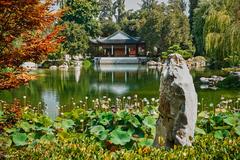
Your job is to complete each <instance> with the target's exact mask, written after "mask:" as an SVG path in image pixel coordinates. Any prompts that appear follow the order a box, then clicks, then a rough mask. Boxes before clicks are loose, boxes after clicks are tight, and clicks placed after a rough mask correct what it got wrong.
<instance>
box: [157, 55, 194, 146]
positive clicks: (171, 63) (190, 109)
mask: <svg viewBox="0 0 240 160" xmlns="http://www.w3.org/2000/svg"><path fill="white" fill-rule="evenodd" d="M160 83H161V84H160V106H159V111H160V115H159V119H158V121H157V126H156V136H155V140H154V146H156V147H160V146H166V147H173V146H174V145H183V146H185V145H186V146H191V144H192V140H193V137H194V129H195V123H196V120H197V94H196V91H195V87H194V84H193V79H192V76H191V74H190V72H189V69H188V67H187V65H186V61H185V60H184V59H183V58H182V56H181V55H179V54H171V55H169V57H168V59H167V60H166V62H165V64H164V66H163V70H162V73H161V82H160Z"/></svg>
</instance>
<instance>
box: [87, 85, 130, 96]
mask: <svg viewBox="0 0 240 160" xmlns="http://www.w3.org/2000/svg"><path fill="white" fill-rule="evenodd" d="M91 89H94V90H97V91H98V92H102V91H107V92H111V93H114V94H116V95H122V94H125V93H127V92H128V91H129V89H130V87H129V86H128V85H126V84H97V83H95V84H92V85H91Z"/></svg>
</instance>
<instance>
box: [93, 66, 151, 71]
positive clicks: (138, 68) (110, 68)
mask: <svg viewBox="0 0 240 160" xmlns="http://www.w3.org/2000/svg"><path fill="white" fill-rule="evenodd" d="M146 68H147V66H145V65H136V64H124V65H123V64H112V65H111V64H100V65H95V66H94V70H95V71H98V72H139V71H145V70H146Z"/></svg>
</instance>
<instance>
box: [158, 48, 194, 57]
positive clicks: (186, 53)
mask: <svg viewBox="0 0 240 160" xmlns="http://www.w3.org/2000/svg"><path fill="white" fill-rule="evenodd" d="M174 53H178V54H180V55H182V57H183V58H184V59H188V58H191V57H192V53H191V52H190V51H188V50H183V49H182V48H181V47H180V46H179V45H173V46H171V47H169V48H168V50H167V51H166V52H162V58H164V59H166V58H167V57H168V55H169V54H174Z"/></svg>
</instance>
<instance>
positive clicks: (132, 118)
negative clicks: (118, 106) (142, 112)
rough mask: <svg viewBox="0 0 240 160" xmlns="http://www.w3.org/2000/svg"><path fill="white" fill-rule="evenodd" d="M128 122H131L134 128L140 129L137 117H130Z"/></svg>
mask: <svg viewBox="0 0 240 160" xmlns="http://www.w3.org/2000/svg"><path fill="white" fill-rule="evenodd" d="M128 122H130V123H131V124H132V125H133V126H134V127H138V126H140V125H141V123H140V122H139V120H138V119H137V118H136V117H134V116H129V120H128Z"/></svg>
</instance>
